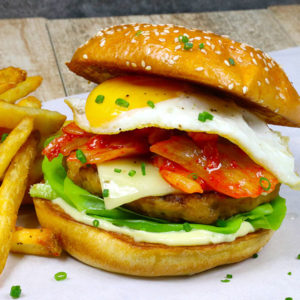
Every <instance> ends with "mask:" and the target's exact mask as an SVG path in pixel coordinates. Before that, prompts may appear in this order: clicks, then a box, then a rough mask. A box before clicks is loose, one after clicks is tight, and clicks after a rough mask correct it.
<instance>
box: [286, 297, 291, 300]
mask: <svg viewBox="0 0 300 300" xmlns="http://www.w3.org/2000/svg"><path fill="white" fill-rule="evenodd" d="M285 300H293V298H292V297H286V298H285Z"/></svg>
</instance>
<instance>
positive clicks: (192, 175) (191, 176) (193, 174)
mask: <svg viewBox="0 0 300 300" xmlns="http://www.w3.org/2000/svg"><path fill="white" fill-rule="evenodd" d="M188 177H190V178H192V179H193V180H197V179H198V175H197V174H196V173H191V174H189V175H188Z"/></svg>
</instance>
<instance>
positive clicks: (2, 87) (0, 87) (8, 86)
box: [0, 82, 17, 94]
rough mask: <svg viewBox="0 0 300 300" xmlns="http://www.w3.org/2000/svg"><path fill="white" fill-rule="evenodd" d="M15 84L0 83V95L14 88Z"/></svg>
mask: <svg viewBox="0 0 300 300" xmlns="http://www.w3.org/2000/svg"><path fill="white" fill-rule="evenodd" d="M16 85H17V84H16V83H12V82H6V83H0V94H2V93H4V92H6V91H8V90H10V89H12V88H14V87H15V86H16Z"/></svg>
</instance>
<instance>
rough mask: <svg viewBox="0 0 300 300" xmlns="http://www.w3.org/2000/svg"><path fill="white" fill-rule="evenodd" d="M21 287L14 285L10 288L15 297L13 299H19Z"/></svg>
mask: <svg viewBox="0 0 300 300" xmlns="http://www.w3.org/2000/svg"><path fill="white" fill-rule="evenodd" d="M21 292H22V290H21V287H20V286H19V285H13V286H12V287H11V288H10V296H11V297H12V298H13V299H18V298H19V297H20V295H21Z"/></svg>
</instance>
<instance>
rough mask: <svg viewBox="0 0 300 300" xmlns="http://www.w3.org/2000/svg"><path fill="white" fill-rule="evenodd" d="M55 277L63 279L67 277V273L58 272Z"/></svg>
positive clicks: (59, 279) (57, 279)
mask: <svg viewBox="0 0 300 300" xmlns="http://www.w3.org/2000/svg"><path fill="white" fill-rule="evenodd" d="M54 278H55V280H56V281H62V280H65V279H67V273H66V272H58V273H56V274H55V275H54Z"/></svg>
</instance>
